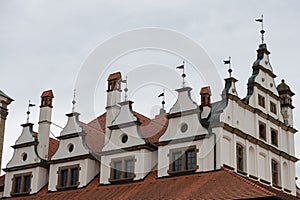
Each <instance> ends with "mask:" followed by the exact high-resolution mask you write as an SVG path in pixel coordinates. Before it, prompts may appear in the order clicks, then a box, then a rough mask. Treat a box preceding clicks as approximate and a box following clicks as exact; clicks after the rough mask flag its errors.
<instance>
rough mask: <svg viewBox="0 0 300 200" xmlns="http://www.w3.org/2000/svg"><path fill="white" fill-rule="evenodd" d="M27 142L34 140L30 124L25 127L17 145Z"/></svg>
mask: <svg viewBox="0 0 300 200" xmlns="http://www.w3.org/2000/svg"><path fill="white" fill-rule="evenodd" d="M27 142H34V137H33V135H32V134H31V132H30V126H25V127H23V130H22V133H21V135H20V136H19V138H18V139H17V141H16V145H17V144H24V143H27Z"/></svg>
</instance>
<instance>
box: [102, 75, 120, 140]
mask: <svg viewBox="0 0 300 200" xmlns="http://www.w3.org/2000/svg"><path fill="white" fill-rule="evenodd" d="M121 81H122V76H121V73H120V72H115V73H113V74H110V75H109V77H108V79H107V101H106V127H108V126H111V123H112V121H113V120H114V119H115V118H116V116H117V115H118V114H119V112H120V106H119V105H118V103H119V102H120V101H121V92H122V90H121ZM109 132H110V130H109V129H108V128H106V134H105V141H107V139H108V138H109Z"/></svg>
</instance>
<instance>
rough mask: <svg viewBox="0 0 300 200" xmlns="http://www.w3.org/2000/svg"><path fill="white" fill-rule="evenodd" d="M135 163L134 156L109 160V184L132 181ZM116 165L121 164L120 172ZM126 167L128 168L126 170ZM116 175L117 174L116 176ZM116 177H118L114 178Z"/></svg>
mask: <svg viewBox="0 0 300 200" xmlns="http://www.w3.org/2000/svg"><path fill="white" fill-rule="evenodd" d="M135 162H136V159H135V157H134V156H127V157H122V158H115V159H112V160H111V163H110V166H111V168H110V178H109V182H111V183H116V182H127V181H133V179H134V178H135V177H136V175H135V173H134V171H135ZM116 163H118V164H120V163H121V170H119V169H118V170H117V169H116V167H115V165H116ZM128 167H130V168H129V169H128ZM117 173H118V174H117ZM116 175H118V176H116Z"/></svg>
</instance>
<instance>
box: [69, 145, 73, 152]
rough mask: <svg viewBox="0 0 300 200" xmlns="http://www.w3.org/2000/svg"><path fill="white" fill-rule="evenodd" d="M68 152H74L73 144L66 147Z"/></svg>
mask: <svg viewBox="0 0 300 200" xmlns="http://www.w3.org/2000/svg"><path fill="white" fill-rule="evenodd" d="M68 150H69V152H72V151H73V150H74V145H73V144H69V145H68Z"/></svg>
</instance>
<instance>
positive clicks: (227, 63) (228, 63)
mask: <svg viewBox="0 0 300 200" xmlns="http://www.w3.org/2000/svg"><path fill="white" fill-rule="evenodd" d="M223 61H224V65H228V73H229V77H230V78H231V74H232V69H231V57H230V56H229V58H228V60H223Z"/></svg>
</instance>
